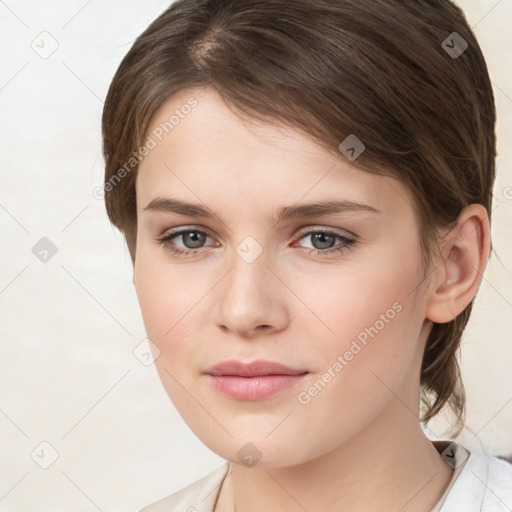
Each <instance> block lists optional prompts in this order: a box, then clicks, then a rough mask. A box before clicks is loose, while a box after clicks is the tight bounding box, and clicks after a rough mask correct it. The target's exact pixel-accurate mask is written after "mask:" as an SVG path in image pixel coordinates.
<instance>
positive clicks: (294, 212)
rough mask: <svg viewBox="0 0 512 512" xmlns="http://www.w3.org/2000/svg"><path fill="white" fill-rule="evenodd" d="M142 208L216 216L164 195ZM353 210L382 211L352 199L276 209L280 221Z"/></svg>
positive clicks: (198, 206) (206, 216)
mask: <svg viewBox="0 0 512 512" xmlns="http://www.w3.org/2000/svg"><path fill="white" fill-rule="evenodd" d="M143 210H152V211H158V212H171V213H177V214H180V215H186V216H189V217H202V218H206V219H214V218H215V217H216V215H215V214H214V213H213V212H212V211H211V210H210V209H209V208H207V207H206V206H202V205H199V204H192V203H188V202H186V201H181V200H179V199H174V198H164V197H156V198H155V199H153V200H152V201H150V203H149V204H148V205H147V206H146V207H145V208H143ZM355 211H368V212H373V213H382V212H381V211H380V210H377V209H376V208H373V206H369V205H367V204H363V203H357V202H354V201H348V200H342V201H322V202H319V203H309V204H301V205H298V206H282V207H281V208H279V209H278V211H277V220H278V221H282V220H287V219H292V218H293V219H296V218H306V217H320V216H322V215H329V214H333V213H345V212H355Z"/></svg>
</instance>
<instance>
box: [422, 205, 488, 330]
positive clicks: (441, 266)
mask: <svg viewBox="0 0 512 512" xmlns="http://www.w3.org/2000/svg"><path fill="white" fill-rule="evenodd" d="M489 245H490V227H489V219H488V216H487V211H486V210H485V208H484V207H483V206H482V205H479V204H473V205H469V206H467V207H466V208H465V209H464V210H463V211H462V213H461V214H460V216H459V220H458V223H457V226H456V227H455V229H453V230H451V231H450V232H449V233H448V235H447V236H446V238H444V239H443V242H442V246H443V258H442V259H441V261H440V262H439V263H437V267H436V272H434V275H435V276H436V278H437V279H436V281H437V282H433V283H432V287H433V290H432V292H431V295H430V297H429V301H428V304H427V311H426V317H427V319H428V320H430V321H432V322H435V323H446V322H450V321H451V320H453V319H454V318H455V317H457V316H458V315H459V314H460V313H462V311H464V309H465V308H466V306H467V305H468V304H469V303H470V302H471V301H472V300H473V298H474V296H475V295H476V292H477V291H478V287H479V286H480V283H481V280H482V276H483V273H484V270H485V266H486V264H487V259H488V257H489ZM439 283H440V284H439Z"/></svg>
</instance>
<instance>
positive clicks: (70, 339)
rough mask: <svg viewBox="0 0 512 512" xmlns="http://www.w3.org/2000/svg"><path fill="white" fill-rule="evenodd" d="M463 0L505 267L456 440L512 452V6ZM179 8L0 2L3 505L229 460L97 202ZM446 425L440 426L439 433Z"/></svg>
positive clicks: (112, 497)
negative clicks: (134, 82)
mask: <svg viewBox="0 0 512 512" xmlns="http://www.w3.org/2000/svg"><path fill="white" fill-rule="evenodd" d="M458 3H459V5H461V6H462V7H463V9H464V10H465V12H466V14H467V17H468V20H469V23H470V24H471V25H472V26H473V28H474V30H475V32H476V35H477V37H478V38H479V41H480V44H481V46H482V49H483V51H484V54H485V55H486V58H487V62H488V66H489V71H490V75H491V78H492V81H493V84H494V90H495V96H496V103H497V110H498V152H499V157H498V180H497V183H496V189H495V204H494V211H493V217H494V218H493V242H494V247H495V250H496V252H497V254H498V256H499V257H500V259H501V262H502V263H500V261H499V260H498V259H496V258H495V257H494V256H493V258H492V263H491V264H490V265H489V266H488V269H487V272H486V274H485V279H484V281H483V283H482V286H481V289H480V292H479V296H478V299H477V302H476V306H475V310H474V313H473V315H472V319H471V322H470V326H469V328H468V330H467V332H466V335H465V339H464V342H463V352H462V370H463V377H464V381H465V385H466V391H467V395H468V401H467V405H468V417H467V420H468V427H467V429H466V430H465V432H464V433H463V434H462V435H461V436H460V437H459V441H460V442H461V443H463V444H465V445H466V446H467V447H468V448H469V449H471V450H474V451H487V452H490V453H494V454H498V453H500V454H510V453H512V436H511V433H512V384H511V379H510V374H511V371H510V370H511V367H512V340H511V337H510V319H511V318H512V276H511V270H512V265H511V264H510V262H511V259H512V258H511V257H512V229H511V228H512V222H511V217H512V188H510V187H512V169H511V164H512V149H511V148H512V72H511V66H510V52H511V50H512V31H511V30H510V25H511V22H512V1H511V0H500V1H498V0H460V1H459V2H458ZM168 5H169V2H168V1H163V0H150V1H144V2H141V1H135V0H129V1H128V0H124V1H121V0H117V1H114V0H107V1H105V0H103V1H99V0H89V1H85V0H72V1H70V0H68V1H63V0H61V1H57V0H52V1H50V0H47V1H45V2H38V1H35V0H33V1H28V0H0V48H1V50H0V51H1V58H0V116H1V118H0V141H1V151H0V172H1V188H0V225H1V235H2V240H1V245H0V246H1V250H0V251H1V265H0V307H1V318H0V330H1V348H2V351H1V358H0V386H1V387H0V439H1V441H0V442H1V459H2V464H1V466H0V511H16V512H24V511H34V510H37V511H52V512H61V511H71V510H73V511H74V512H82V511H83V512H86V511H87V512H88V511H97V510H100V511H138V510H139V509H140V508H141V507H142V506H144V505H146V504H148V503H150V502H152V501H154V500H156V499H159V498H161V497H163V496H165V495H168V494H170V493H171V492H174V491H176V490H178V489H180V488H182V487H184V486H185V485H186V484H188V483H190V482H192V481H194V480H196V479H197V478H199V477H201V476H202V475H205V474H206V473H209V472H210V471H212V470H213V469H215V468H217V467H218V466H219V465H220V464H221V463H222V462H223V459H221V458H220V457H218V456H217V455H216V454H214V453H212V452H211V451H210V450H209V449H208V448H206V447H205V446H204V445H203V444H202V443H201V441H200V440H199V439H198V438H196V437H195V435H194V434H193V433H192V432H191V431H190V430H189V428H188V427H187V425H186V424H185V423H184V421H183V420H182V419H181V417H180V416H179V414H178V413H177V411H176V409H175V408H174V406H173V404H172V403H171V402H170V400H169V399H168V397H167V395H166V393H165V392H164V390H163V387H162V385H161V383H160V380H159V378H158V375H157V373H156V371H155V369H154V367H153V366H152V365H149V366H145V365H144V364H143V363H142V362H141V361H140V360H139V359H138V358H137V357H136V354H138V355H139V358H140V359H143V357H141V356H140V354H141V353H143V352H144V350H145V345H144V343H145V342H143V340H144V338H145V332H144V327H143V323H142V318H141V315H140V311H139V307H138V302H137V298H136V295H135V290H134V287H133V285H132V267H131V261H130V258H129V254H128V251H127V249H126V247H125V244H124V241H123V239H122V237H121V235H120V234H119V233H118V232H117V231H116V230H115V229H113V228H112V227H111V226H110V224H109V222H108V220H107V217H106V213H105V209H104V205H103V202H102V201H100V200H98V199H96V198H95V197H94V196H93V190H94V188H95V187H97V186H99V185H101V183H102V175H103V160H102V155H101V138H100V119H101V112H102V107H103V99H104V97H105V95H106V92H107V88H108V86H109V84H110V81H111V79H112V77H113V74H114V72H115V70H116V69H117V66H118V65H119V63H120V61H121V59H122V57H123V56H124V55H125V54H126V52H127V51H128V49H129V48H130V46H131V44H132V43H133V41H134V39H135V38H136V36H137V35H139V34H140V33H141V32H142V31H143V30H144V29H145V28H146V26H147V25H148V24H149V23H150V22H151V21H152V20H153V19H154V18H156V17H157V15H158V14H159V13H160V12H162V11H163V10H164V9H165V8H166V7H167V6H168ZM440 44H441V41H440ZM57 45H58V46H57ZM52 50H55V51H54V53H53V54H51V55H47V54H46V53H45V52H47V53H49V52H50V51H52ZM507 187H509V188H507ZM43 237H46V238H48V239H49V240H50V241H51V244H53V245H52V246H51V247H50V245H48V244H49V242H48V241H43V242H40V240H41V239H42V238H43ZM38 243H39V244H43V245H36V244H38ZM44 244H46V245H44ZM34 246H36V249H34V250H33V247H34ZM41 247H42V249H41ZM52 247H53V252H55V251H57V252H56V253H55V254H53V253H52ZM44 250H48V251H49V252H48V253H47V254H46V258H47V260H48V261H46V262H44V261H41V259H40V258H41V257H43V256H41V254H43V253H42V252H41V251H44ZM38 251H39V252H38ZM34 252H35V254H34ZM38 254H39V257H38ZM141 342H142V343H143V345H141V346H139V345H140V344H141ZM136 347H139V348H136ZM146 348H147V347H146ZM134 350H135V354H134ZM445 427H446V420H445V419H443V418H439V419H437V420H436V421H434V422H432V423H431V428H432V430H433V431H434V432H435V433H436V434H437V435H438V436H440V437H442V436H443V431H444V429H445ZM41 443H43V444H41ZM406 449H407V446H404V450H406ZM56 455H58V458H57V459H56V460H55V462H53V464H51V465H50V466H49V467H48V468H47V469H43V468H42V467H41V465H45V464H49V463H50V462H52V458H55V456H56Z"/></svg>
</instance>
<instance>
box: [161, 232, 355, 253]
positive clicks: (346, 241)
mask: <svg viewBox="0 0 512 512" xmlns="http://www.w3.org/2000/svg"><path fill="white" fill-rule="evenodd" d="M186 233H200V234H202V235H206V236H207V237H208V236H209V235H208V233H207V232H206V231H203V230H201V229H190V228H188V229H179V230H177V231H172V232H170V233H167V234H164V235H163V236H161V237H159V238H157V239H156V240H157V242H159V243H161V244H162V245H163V246H164V247H165V249H167V250H168V251H170V252H172V253H173V254H175V255H176V256H185V257H187V256H188V257H190V256H195V255H196V254H197V253H198V252H202V251H200V249H203V248H202V247H198V248H197V249H181V248H180V249H176V247H173V245H172V244H171V241H172V240H174V238H177V237H179V236H180V235H183V234H186ZM316 233H323V234H327V235H333V236H335V237H336V238H337V239H339V240H341V242H342V243H341V244H339V245H338V246H335V247H332V248H330V249H325V250H320V249H309V252H308V254H309V255H311V254H315V255H318V256H323V255H331V254H333V253H338V252H343V251H347V250H349V249H350V247H351V246H352V245H354V244H355V243H356V239H355V238H350V237H348V236H345V235H340V234H339V233H336V232H335V231H331V230H329V229H316V230H309V231H304V232H303V233H301V235H300V237H299V240H300V239H302V238H305V237H307V236H308V235H314V234H316ZM210 238H211V237H210Z"/></svg>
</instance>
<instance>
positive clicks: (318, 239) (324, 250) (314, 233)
mask: <svg viewBox="0 0 512 512" xmlns="http://www.w3.org/2000/svg"><path fill="white" fill-rule="evenodd" d="M308 237H309V238H310V240H311V244H312V246H313V248H312V249H310V251H309V253H308V254H317V255H322V256H323V255H329V254H332V253H335V252H338V251H347V250H349V248H350V246H352V245H353V244H355V243H356V239H355V238H352V237H348V236H346V235H342V234H340V233H337V232H335V231H332V230H329V229H325V228H324V229H322V228H318V229H315V230H309V231H306V232H303V233H302V234H301V237H300V239H301V240H302V239H303V238H308ZM336 240H339V241H340V243H339V244H338V245H334V244H335V243H336Z"/></svg>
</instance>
